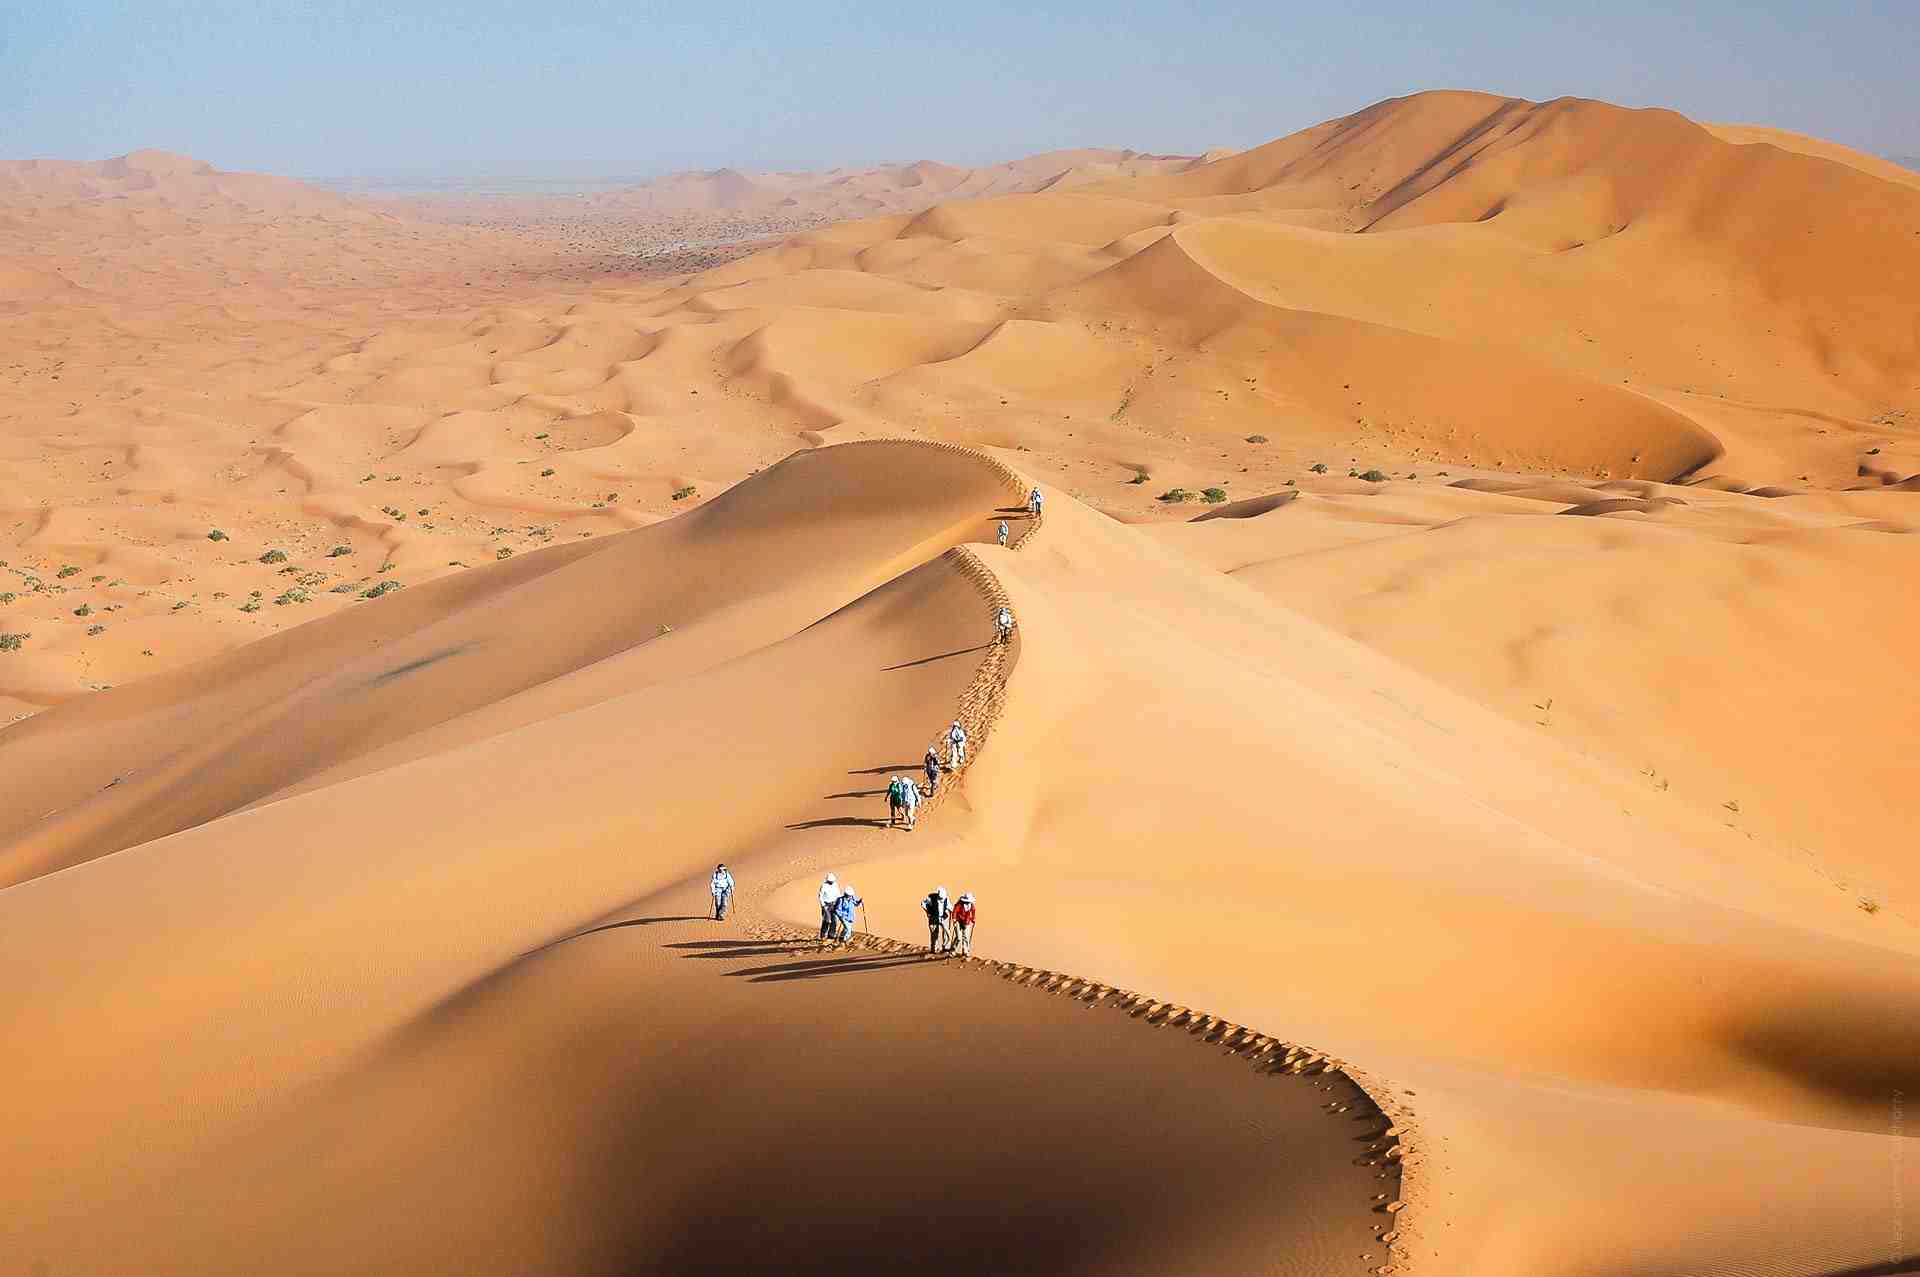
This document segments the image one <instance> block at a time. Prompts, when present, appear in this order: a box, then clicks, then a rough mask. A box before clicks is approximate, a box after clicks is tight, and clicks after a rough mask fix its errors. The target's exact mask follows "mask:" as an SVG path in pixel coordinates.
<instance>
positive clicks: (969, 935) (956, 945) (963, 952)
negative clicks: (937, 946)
mask: <svg viewBox="0 0 1920 1277" xmlns="http://www.w3.org/2000/svg"><path fill="white" fill-rule="evenodd" d="M973 919H974V911H973V893H972V892H971V891H963V892H961V893H960V900H959V903H957V904H955V905H954V906H953V942H952V944H951V945H950V946H949V947H950V948H951V949H952V950H953V952H955V953H957V954H959V955H960V956H961V957H963V958H971V957H972V956H973Z"/></svg>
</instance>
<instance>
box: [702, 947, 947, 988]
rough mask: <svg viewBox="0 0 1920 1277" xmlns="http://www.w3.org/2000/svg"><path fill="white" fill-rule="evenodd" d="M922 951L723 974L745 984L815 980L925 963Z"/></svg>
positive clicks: (750, 968) (786, 964) (788, 964)
mask: <svg viewBox="0 0 1920 1277" xmlns="http://www.w3.org/2000/svg"><path fill="white" fill-rule="evenodd" d="M927 961H928V960H927V957H926V955H925V954H919V953H910V954H893V955H890V956H888V957H885V958H820V959H816V960H814V961H810V962H781V963H776V964H774V965H773V966H768V967H742V968H740V970H738V971H729V972H727V973H726V974H727V975H728V977H730V978H732V979H745V980H746V982H747V983H748V984H777V983H780V982H781V981H785V980H818V979H821V978H823V977H825V976H838V975H859V974H861V973H862V972H866V971H892V970H896V969H899V968H904V967H921V966H926V965H927Z"/></svg>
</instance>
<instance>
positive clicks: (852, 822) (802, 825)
mask: <svg viewBox="0 0 1920 1277" xmlns="http://www.w3.org/2000/svg"><path fill="white" fill-rule="evenodd" d="M862 825H864V826H865V827H866V828H868V829H885V828H886V827H887V822H886V821H884V820H881V819H879V818H877V817H876V818H875V819H873V820H866V819H863V818H862V817H859V816H823V817H821V818H820V819H819V820H802V821H799V822H797V823H795V824H791V825H788V826H787V828H788V829H832V828H836V827H847V826H854V827H859V826H862Z"/></svg>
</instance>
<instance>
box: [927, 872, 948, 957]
mask: <svg viewBox="0 0 1920 1277" xmlns="http://www.w3.org/2000/svg"><path fill="white" fill-rule="evenodd" d="M920 908H921V909H922V910H923V911H925V913H926V915H927V952H929V953H939V952H940V950H941V949H942V948H944V947H945V945H946V943H947V919H948V918H949V917H951V916H952V914H953V905H952V904H951V903H949V902H948V900H947V889H946V888H945V887H935V888H934V889H933V890H932V891H929V892H928V893H927V896H926V899H924V900H922V901H921V902H920Z"/></svg>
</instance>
